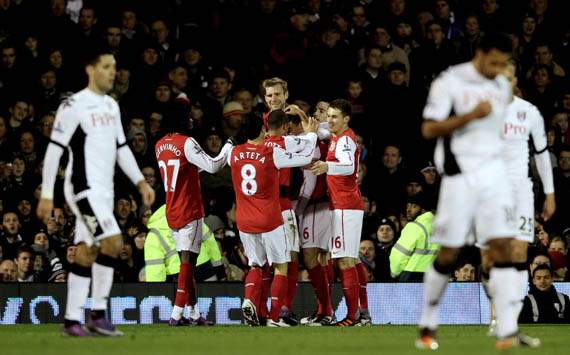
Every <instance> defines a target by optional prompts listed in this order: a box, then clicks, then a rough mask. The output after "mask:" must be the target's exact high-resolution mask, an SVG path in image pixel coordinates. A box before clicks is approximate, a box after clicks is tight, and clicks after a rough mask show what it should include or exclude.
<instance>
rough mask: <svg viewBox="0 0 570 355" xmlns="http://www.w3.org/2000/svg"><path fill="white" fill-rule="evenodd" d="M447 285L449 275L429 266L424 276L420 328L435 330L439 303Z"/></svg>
mask: <svg viewBox="0 0 570 355" xmlns="http://www.w3.org/2000/svg"><path fill="white" fill-rule="evenodd" d="M448 283H449V275H446V274H441V273H440V272H438V271H437V270H435V269H434V267H433V265H432V266H430V267H429V268H428V269H427V271H426V273H425V274H424V291H423V308H422V316H421V318H420V322H419V323H418V325H419V327H420V328H428V329H431V330H435V329H436V328H437V323H438V311H439V302H440V300H441V297H442V296H443V292H444V291H445V289H446V288H447V284H448Z"/></svg>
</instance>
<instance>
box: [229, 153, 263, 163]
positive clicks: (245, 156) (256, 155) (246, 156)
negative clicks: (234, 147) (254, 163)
mask: <svg viewBox="0 0 570 355" xmlns="http://www.w3.org/2000/svg"><path fill="white" fill-rule="evenodd" d="M244 159H247V160H259V162H260V163H261V164H264V163H265V156H264V155H261V154H259V153H257V152H239V153H238V154H235V155H234V163H235V162H238V161H240V160H244Z"/></svg>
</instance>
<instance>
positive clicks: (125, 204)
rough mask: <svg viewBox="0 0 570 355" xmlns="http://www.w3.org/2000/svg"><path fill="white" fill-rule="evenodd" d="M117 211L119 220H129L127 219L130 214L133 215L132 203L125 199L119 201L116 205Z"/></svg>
mask: <svg viewBox="0 0 570 355" xmlns="http://www.w3.org/2000/svg"><path fill="white" fill-rule="evenodd" d="M115 211H116V212H117V215H118V216H119V218H121V219H127V217H129V214H130V213H131V201H129V200H127V199H124V198H122V199H119V200H118V201H117V202H116V203H115Z"/></svg>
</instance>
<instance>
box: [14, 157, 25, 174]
mask: <svg viewBox="0 0 570 355" xmlns="http://www.w3.org/2000/svg"><path fill="white" fill-rule="evenodd" d="M12 169H13V170H12V174H13V175H14V176H16V177H22V176H23V175H24V173H25V172H26V162H25V161H24V160H23V159H22V158H19V157H17V158H15V159H14V160H12Z"/></svg>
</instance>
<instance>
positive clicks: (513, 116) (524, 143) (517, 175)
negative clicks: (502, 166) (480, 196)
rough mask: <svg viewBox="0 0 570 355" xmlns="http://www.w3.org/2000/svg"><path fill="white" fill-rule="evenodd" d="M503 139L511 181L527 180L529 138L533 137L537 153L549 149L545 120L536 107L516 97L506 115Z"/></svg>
mask: <svg viewBox="0 0 570 355" xmlns="http://www.w3.org/2000/svg"><path fill="white" fill-rule="evenodd" d="M503 137H504V139H505V162H506V164H507V174H508V176H509V179H511V180H521V179H526V178H527V177H528V176H529V175H528V174H529V171H528V166H529V156H530V151H529V137H532V143H533V146H534V149H535V150H536V151H537V152H542V151H544V150H545V149H546V148H547V143H546V133H545V131H544V120H543V118H542V116H541V114H540V112H539V111H538V109H537V108H536V106H534V105H533V104H531V103H530V102H528V101H526V100H523V99H521V98H519V97H516V96H515V97H514V98H513V101H512V102H511V103H510V104H509V106H508V107H507V111H506V113H505V122H504V123H503Z"/></svg>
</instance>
